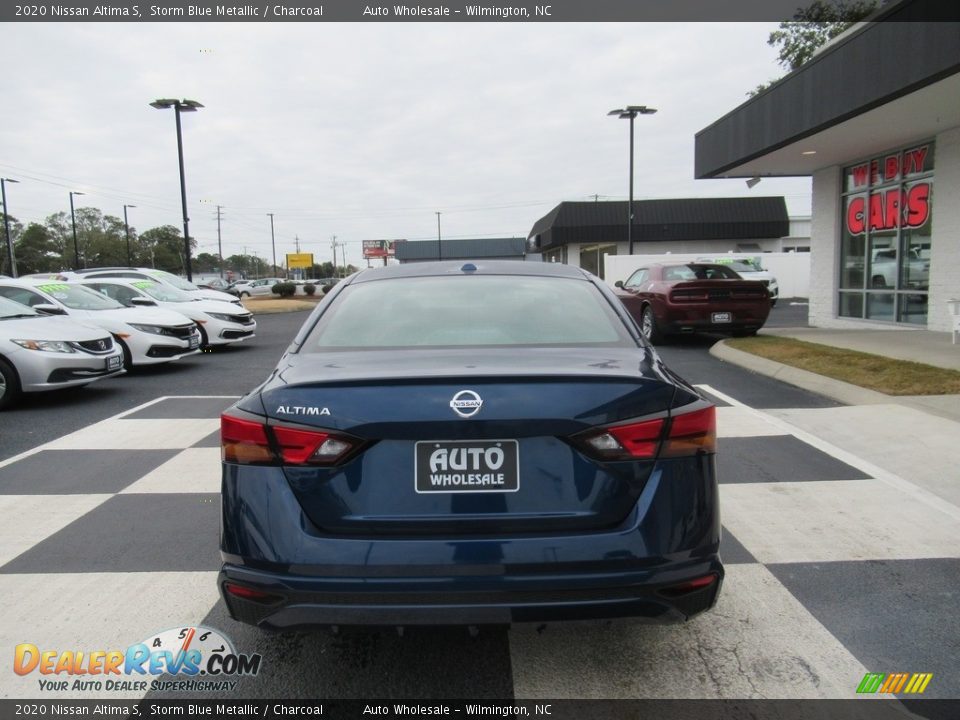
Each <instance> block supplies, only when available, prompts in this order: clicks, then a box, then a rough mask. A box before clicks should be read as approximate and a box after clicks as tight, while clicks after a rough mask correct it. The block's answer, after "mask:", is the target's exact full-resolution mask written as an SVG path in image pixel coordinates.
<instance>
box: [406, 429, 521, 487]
mask: <svg viewBox="0 0 960 720" xmlns="http://www.w3.org/2000/svg"><path fill="white" fill-rule="evenodd" d="M415 454H416V458H415V460H414V490H416V491H417V492H418V493H490V492H516V491H517V490H519V489H520V473H519V467H520V448H519V445H518V444H517V441H516V440H456V441H445V440H431V441H425V442H418V443H417V444H416V451H415Z"/></svg>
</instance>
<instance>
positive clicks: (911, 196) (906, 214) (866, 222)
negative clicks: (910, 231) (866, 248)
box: [846, 183, 930, 235]
mask: <svg viewBox="0 0 960 720" xmlns="http://www.w3.org/2000/svg"><path fill="white" fill-rule="evenodd" d="M868 203H869V205H868ZM929 217H930V183H917V184H916V185H914V186H912V187H911V188H910V189H909V190H907V191H905V192H904V191H901V190H900V189H899V188H891V189H890V190H885V191H882V192H875V193H871V194H870V196H869V199H868V198H867V197H865V196H863V195H858V196H856V197H852V198H850V200H849V202H848V204H847V216H846V223H847V232H848V233H850V234H851V235H860V234H862V233H863V231H864V230H865V229H866V228H867V226H869V227H870V231H871V232H882V231H885V230H896V229H897V228H898V227H904V228H916V227H921V226H923V225H924V224H926V222H927V220H928V219H929Z"/></svg>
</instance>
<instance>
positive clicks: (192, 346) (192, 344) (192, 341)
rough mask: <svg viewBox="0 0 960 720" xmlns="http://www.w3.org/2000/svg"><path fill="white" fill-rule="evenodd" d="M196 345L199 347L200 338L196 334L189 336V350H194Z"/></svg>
mask: <svg viewBox="0 0 960 720" xmlns="http://www.w3.org/2000/svg"><path fill="white" fill-rule="evenodd" d="M198 347H200V338H198V337H197V336H196V335H191V336H190V349H191V350H196V349H197V348H198Z"/></svg>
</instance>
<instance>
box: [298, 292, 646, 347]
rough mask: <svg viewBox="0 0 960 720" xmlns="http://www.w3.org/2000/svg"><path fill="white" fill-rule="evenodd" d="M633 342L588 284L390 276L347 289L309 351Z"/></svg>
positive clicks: (317, 330) (309, 342)
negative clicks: (389, 277)
mask: <svg viewBox="0 0 960 720" xmlns="http://www.w3.org/2000/svg"><path fill="white" fill-rule="evenodd" d="M532 345H553V346H623V347H627V346H635V345H636V342H635V341H634V340H633V339H632V338H631V337H630V335H629V333H628V332H627V330H626V328H625V327H624V325H623V323H622V322H621V320H620V318H619V317H618V316H617V315H616V313H614V311H613V309H612V308H611V307H610V304H609V303H608V302H607V300H606V298H604V297H603V295H602V294H601V293H600V292H599V291H598V290H597V288H595V287H594V286H593V285H592V284H591V283H589V282H585V281H583V280H575V279H567V278H555V277H526V276H516V275H485V276H474V277H463V276H455V277H416V278H391V279H387V280H376V281H373V282H365V283H357V284H355V285H351V286H350V287H348V288H345V289H344V291H343V292H342V293H341V294H340V295H339V296H338V297H337V298H336V299H335V300H334V303H333V305H332V306H331V307H330V309H329V310H327V312H325V313H324V315H323V317H322V318H321V319H320V322H319V323H318V324H317V326H316V327H315V328H314V329H313V331H312V332H311V333H310V335H309V336H308V338H307V340H306V342H305V343H304V348H303V349H304V351H306V352H311V351H312V352H320V351H327V350H347V349H363V348H412V347H470V346H532Z"/></svg>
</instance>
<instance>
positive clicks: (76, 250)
mask: <svg viewBox="0 0 960 720" xmlns="http://www.w3.org/2000/svg"><path fill="white" fill-rule="evenodd" d="M84 194H85V193H82V192H77V191H76V190H71V191H70V226H71V227H72V228H73V264H74V268H73V269H74V270H79V269H80V246H79V245H78V244H77V216H76V214H75V213H74V212H73V196H74V195H84Z"/></svg>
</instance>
